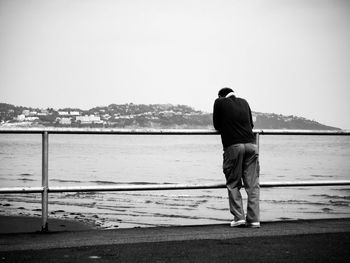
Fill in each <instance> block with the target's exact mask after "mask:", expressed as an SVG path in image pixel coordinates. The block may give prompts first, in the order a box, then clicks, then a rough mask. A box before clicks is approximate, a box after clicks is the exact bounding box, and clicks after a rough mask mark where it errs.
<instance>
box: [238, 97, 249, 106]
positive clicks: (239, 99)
mask: <svg viewBox="0 0 350 263" xmlns="http://www.w3.org/2000/svg"><path fill="white" fill-rule="evenodd" d="M236 99H237V101H239V102H241V103H244V104H247V105H249V104H248V101H247V100H246V99H243V98H236Z"/></svg>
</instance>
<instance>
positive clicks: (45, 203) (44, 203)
mask: <svg viewBox="0 0 350 263" xmlns="http://www.w3.org/2000/svg"><path fill="white" fill-rule="evenodd" d="M48 174H49V134H48V132H47V131H44V132H43V134H42V178H41V186H42V187H43V189H44V190H43V192H42V193H41V217H42V225H41V231H42V232H47V231H48V230H49V229H48V223H47V219H48V208H49V200H48V199H49V195H48V185H49V183H48Z"/></svg>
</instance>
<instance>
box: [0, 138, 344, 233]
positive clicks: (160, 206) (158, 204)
mask: <svg viewBox="0 0 350 263" xmlns="http://www.w3.org/2000/svg"><path fill="white" fill-rule="evenodd" d="M41 148H42V146H41V135H36V134H1V135H0V187H18V186H21V187H33V186H40V185H41V154H42V153H41V151H42V149H41ZM349 157H350V137H348V136H301V135H294V136H291V135H279V136H276V135H262V136H260V165H261V172H260V181H261V182H275V181H278V182H283V181H288V182H289V181H312V180H348V179H349V178H350V176H349V172H350V162H349V159H350V158H349ZM169 183H170V184H175V183H181V184H204V183H215V184H224V183H225V179H224V175H223V173H222V146H221V141H220V136H218V135H201V136H198V135H60V134H50V135H49V186H91V185H121V184H123V185H124V184H128V185H135V184H136V185H141V184H169ZM242 192H243V197H244V201H245V202H246V195H245V194H244V190H242ZM0 200H1V201H0V214H3V215H6V214H23V215H32V216H33V215H34V216H40V215H41V210H40V209H41V196H40V194H18V195H10V194H6V195H1V196H0ZM349 205H350V187H346V186H343V187H341V186H330V187H326V186H319V187H293V188H262V189H261V220H262V221H271V220H284V219H309V218H334V217H349V215H350V210H349ZM49 216H50V217H55V218H73V219H76V220H81V221H85V220H86V221H89V220H90V221H91V220H93V221H95V222H96V224H97V225H99V226H100V227H101V228H115V227H139V226H141V227H144V226H163V225H192V224H217V223H224V222H229V221H230V220H232V215H230V212H229V210H228V200H227V190H226V189H213V190H211V189H205V190H167V191H137V192H108V193H101V192H90V193H55V194H49Z"/></svg>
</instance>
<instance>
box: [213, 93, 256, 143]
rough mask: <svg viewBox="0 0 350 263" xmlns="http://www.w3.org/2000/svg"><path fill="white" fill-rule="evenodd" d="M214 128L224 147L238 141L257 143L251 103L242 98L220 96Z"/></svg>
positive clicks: (214, 112) (214, 113)
mask: <svg viewBox="0 0 350 263" xmlns="http://www.w3.org/2000/svg"><path fill="white" fill-rule="evenodd" d="M213 124H214V128H215V129H216V130H218V131H219V133H220V135H221V141H222V145H223V147H224V148H226V147H228V146H230V145H233V144H238V143H255V137H254V133H253V130H252V129H253V127H254V124H253V118H252V112H251V110H250V107H249V104H248V102H247V101H246V100H244V99H242V98H237V97H235V96H230V97H228V98H218V99H216V100H215V103H214V110H213Z"/></svg>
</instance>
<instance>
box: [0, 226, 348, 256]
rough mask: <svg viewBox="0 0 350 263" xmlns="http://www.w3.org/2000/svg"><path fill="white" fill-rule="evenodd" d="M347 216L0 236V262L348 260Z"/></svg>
mask: <svg viewBox="0 0 350 263" xmlns="http://www.w3.org/2000/svg"><path fill="white" fill-rule="evenodd" d="M349 251H350V219H334V220H301V221H289V222H286V221H285V222H266V223H262V225H261V228H260V229H252V228H230V227H229V226H228V225H227V224H225V225H204V226H185V227H159V228H134V229H119V230H89V231H74V232H73V231H64V232H62V231H59V232H49V233H24V234H23V233H22V234H20V233H18V234H0V262H348V260H349V256H350V252H349Z"/></svg>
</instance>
